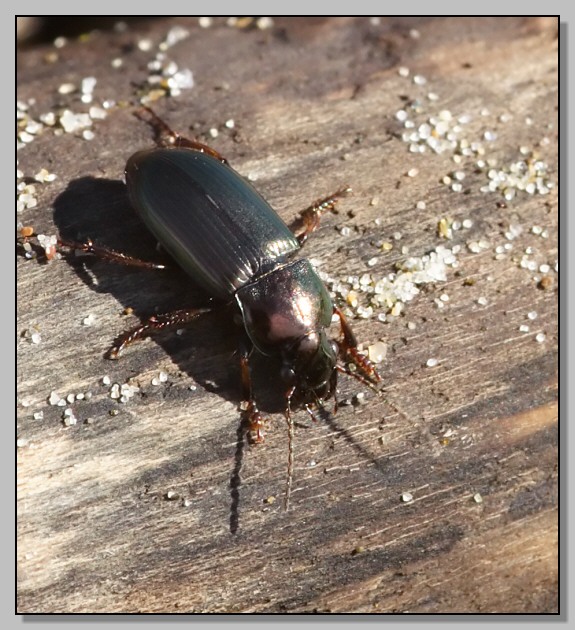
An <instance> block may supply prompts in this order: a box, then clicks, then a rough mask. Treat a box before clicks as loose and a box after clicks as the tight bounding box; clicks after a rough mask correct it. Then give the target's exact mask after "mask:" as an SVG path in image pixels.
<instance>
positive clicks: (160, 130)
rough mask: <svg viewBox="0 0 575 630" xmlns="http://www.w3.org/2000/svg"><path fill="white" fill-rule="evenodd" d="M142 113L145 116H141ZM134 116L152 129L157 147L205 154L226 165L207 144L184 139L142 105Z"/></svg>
mask: <svg viewBox="0 0 575 630" xmlns="http://www.w3.org/2000/svg"><path fill="white" fill-rule="evenodd" d="M144 112H145V115H143V113H144ZM135 115H136V116H137V117H138V118H140V119H141V120H143V121H145V122H147V123H148V124H149V125H150V126H151V127H152V128H153V129H154V132H155V134H156V144H158V145H159V146H161V147H176V148H184V149H193V150H194V151H199V152H200V153H207V154H208V155H211V156H212V157H214V158H216V159H217V160H219V161H220V162H223V163H224V164H227V163H228V161H227V160H226V158H225V157H224V156H223V155H221V154H220V153H218V152H217V151H216V150H215V149H212V147H210V146H208V145H207V144H203V143H202V142H198V141H197V140H194V139H193V138H185V137H184V136H182V135H180V134H179V133H178V132H177V131H174V130H173V129H172V128H171V127H170V126H169V125H168V124H167V123H166V122H164V121H163V120H162V119H161V118H160V117H159V116H158V115H157V114H156V112H154V110H153V109H151V108H150V107H147V106H146V105H142V106H141V107H140V109H138V110H136V112H135Z"/></svg>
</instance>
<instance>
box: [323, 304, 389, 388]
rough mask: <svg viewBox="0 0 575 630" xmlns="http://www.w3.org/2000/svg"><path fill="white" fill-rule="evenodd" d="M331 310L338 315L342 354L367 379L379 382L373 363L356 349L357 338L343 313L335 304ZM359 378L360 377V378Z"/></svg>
mask: <svg viewBox="0 0 575 630" xmlns="http://www.w3.org/2000/svg"><path fill="white" fill-rule="evenodd" d="M333 312H334V313H335V314H336V315H337V316H338V317H339V324H340V327H341V332H342V334H343V341H342V343H341V344H340V346H341V350H342V353H343V354H344V356H346V357H349V359H350V360H351V362H352V363H353V364H354V365H355V366H356V367H357V368H358V369H359V370H361V372H363V374H365V375H366V376H367V377H368V379H371V380H373V381H375V382H376V383H379V382H380V381H381V376H380V375H379V374H378V372H377V370H376V369H375V365H373V363H372V362H371V361H370V360H369V359H368V358H367V357H366V356H365V355H364V354H362V353H361V352H360V351H359V350H358V349H357V340H356V338H355V335H354V334H353V330H352V329H351V326H350V325H349V323H348V321H347V319H346V318H345V316H344V314H343V313H342V312H341V311H340V310H339V308H337V307H336V306H334V308H333ZM338 369H341V368H339V366H338ZM342 371H345V372H347V373H348V374H351V375H353V373H350V372H348V371H347V370H345V369H343V370H342ZM359 380H362V379H361V378H360V379H359Z"/></svg>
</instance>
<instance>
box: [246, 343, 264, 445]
mask: <svg viewBox="0 0 575 630" xmlns="http://www.w3.org/2000/svg"><path fill="white" fill-rule="evenodd" d="M249 355H250V352H249V349H248V347H247V345H246V344H245V343H242V344H241V346H240V369H241V377H242V402H241V404H240V408H241V410H242V415H243V417H244V419H245V420H246V421H247V426H248V439H249V441H250V442H252V444H261V443H262V442H263V441H264V436H265V430H266V426H267V420H265V418H264V417H263V416H262V415H261V413H260V411H259V409H258V407H257V405H256V401H255V399H254V396H253V390H252V378H251V375H250V366H249Z"/></svg>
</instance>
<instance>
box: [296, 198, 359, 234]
mask: <svg viewBox="0 0 575 630" xmlns="http://www.w3.org/2000/svg"><path fill="white" fill-rule="evenodd" d="M350 192H351V188H350V187H349V186H346V187H345V188H342V189H341V190H338V191H337V192H336V193H334V194H333V195H330V196H329V197H326V198H325V199H319V200H318V201H316V202H315V203H313V204H312V205H311V206H310V207H309V208H306V209H305V210H303V211H302V212H300V218H299V220H298V221H297V222H296V229H295V230H294V234H295V236H296V238H297V240H298V241H299V244H300V245H303V244H304V243H305V242H306V241H307V239H308V238H309V235H310V234H311V233H312V232H314V231H315V230H317V228H318V227H319V222H320V218H321V215H322V214H324V213H325V212H327V211H330V210H331V211H333V210H334V208H335V204H336V203H337V202H338V201H339V199H340V197H343V196H345V195H348V194H349V193H350Z"/></svg>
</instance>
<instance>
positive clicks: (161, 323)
mask: <svg viewBox="0 0 575 630" xmlns="http://www.w3.org/2000/svg"><path fill="white" fill-rule="evenodd" d="M212 310H213V309H211V308H194V309H182V310H179V311H173V312H172V313H164V314H163V315H152V317H150V318H149V319H148V321H147V322H146V323H145V324H140V325H139V326H136V327H135V328H132V329H131V330H127V331H126V332H125V333H123V334H122V335H120V336H119V337H118V338H117V339H116V341H115V343H114V345H113V346H112V347H111V348H110V350H109V351H108V354H107V356H108V358H109V359H117V358H118V357H119V356H120V354H122V352H123V351H124V349H125V347H126V346H129V345H130V344H131V343H134V341H137V340H138V339H144V338H145V337H147V336H148V335H150V334H151V333H153V332H156V331H158V330H165V329H167V328H175V327H181V326H185V325H186V324H189V323H191V322H192V321H194V320H195V319H196V318H198V317H199V316H200V315H203V314H204V313H209V312H210V311H212Z"/></svg>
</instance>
